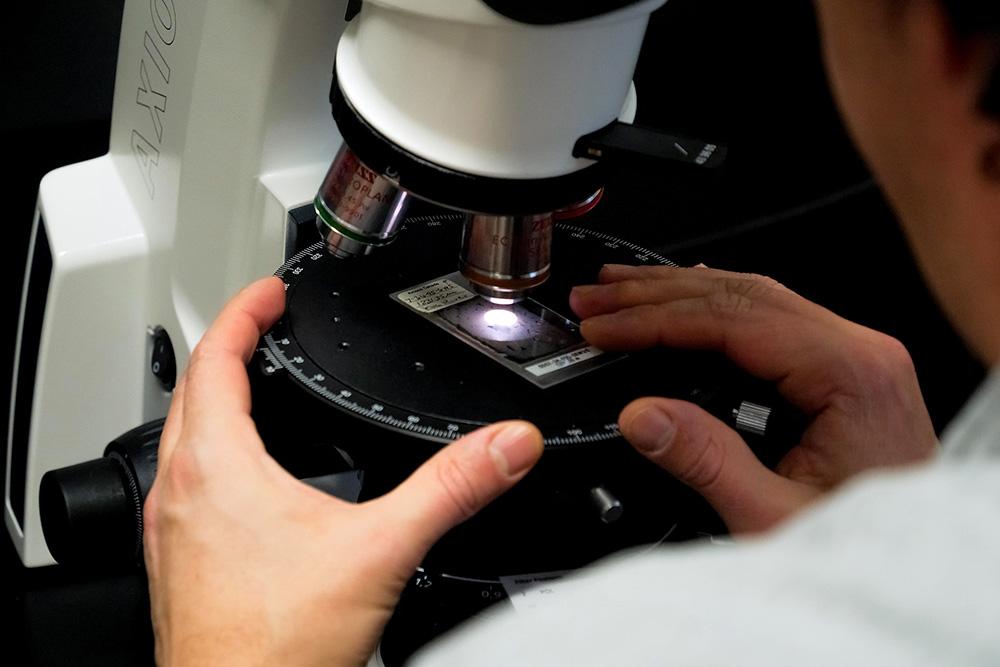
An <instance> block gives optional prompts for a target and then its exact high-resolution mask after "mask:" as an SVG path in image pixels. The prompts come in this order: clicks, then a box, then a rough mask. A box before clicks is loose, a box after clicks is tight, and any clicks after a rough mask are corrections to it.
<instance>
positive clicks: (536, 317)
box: [5, 0, 780, 664]
mask: <svg viewBox="0 0 1000 667" xmlns="http://www.w3.org/2000/svg"><path fill="white" fill-rule="evenodd" d="M664 2H665V0H603V1H602V0H595V1H582V0H575V1H573V0H553V1H551V2H543V3H528V2H518V1H515V0H448V2H444V1H442V0H363V1H361V0H349V1H346V2H333V1H331V0H267V1H266V2H263V1H260V2H250V3H247V2H245V1H238V0H214V1H213V2H208V1H207V0H197V1H195V2H189V3H184V4H183V5H182V4H181V3H176V2H175V1H174V0H128V1H127V2H126V4H125V12H124V19H123V24H122V36H121V47H120V52H119V60H118V69H117V79H116V88H115V101H114V112H113V119H112V135H111V142H110V151H109V153H108V154H107V155H104V156H102V157H100V158H97V159H95V160H91V161H88V162H84V163H80V164H75V165H71V166H68V167H65V168H62V169H58V170H56V171H54V172H51V173H50V174H48V175H47V176H46V177H45V178H44V180H43V181H42V183H41V186H40V191H39V198H38V205H37V213H36V217H35V221H34V227H33V231H32V237H31V247H30V254H29V263H28V268H27V272H26V277H25V286H24V291H23V297H22V307H21V312H20V316H19V328H18V338H17V353H16V354H17V358H16V366H15V375H14V380H13V383H14V385H13V386H14V388H15V392H14V399H13V401H12V406H11V412H10V420H9V432H8V437H7V480H6V482H7V484H6V497H5V522H6V525H7V528H8V531H9V533H10V535H11V537H12V539H13V541H14V544H15V546H16V548H17V551H18V553H19V555H20V557H21V559H22V561H23V563H24V564H25V565H26V566H30V567H35V566H42V565H47V564H51V563H52V562H53V556H54V555H55V556H57V557H58V559H59V560H60V562H62V561H64V560H72V559H73V558H75V554H76V553H77V552H78V551H80V550H87V549H91V550H92V551H93V550H94V549H95V548H96V550H97V552H99V558H100V559H106V558H109V557H110V556H108V554H110V553H111V552H112V551H113V550H114V549H118V548H121V551H122V553H123V554H124V557H125V559H126V560H127V559H131V560H132V561H133V562H135V561H136V560H138V561H140V562H141V551H139V550H141V505H142V500H143V498H144V495H145V493H146V492H147V491H148V488H149V485H150V484H151V482H152V479H153V476H154V475H155V448H156V443H157V441H158V436H159V428H160V427H161V426H162V421H157V420H161V419H162V417H163V415H164V414H165V413H166V410H167V408H168V406H169V401H170V397H171V391H172V390H173V388H174V385H175V383H176V380H177V374H178V372H179V370H180V369H183V367H184V365H185V363H186V361H187V359H188V357H189V355H190V353H191V350H192V349H193V348H194V346H195V345H196V343H197V342H198V340H199V338H200V337H201V335H202V333H203V332H204V331H205V329H206V328H207V326H208V324H209V323H210V322H211V321H212V319H213V318H214V316H215V315H216V313H217V312H218V311H219V309H220V308H221V306H222V304H223V303H224V302H225V300H226V299H227V298H228V297H229V296H230V295H231V294H233V293H234V292H235V291H236V290H237V289H238V288H239V287H241V286H242V285H244V284H246V283H247V282H249V281H250V280H252V279H254V278H256V277H259V276H261V275H266V274H270V273H273V272H274V271H275V268H276V267H279V268H278V270H277V275H279V276H280V277H281V278H282V279H283V280H284V281H285V283H286V290H287V311H286V314H285V316H284V317H283V318H282V320H281V321H279V322H278V323H277V324H276V325H275V327H274V329H272V330H271V331H270V332H268V333H267V335H266V336H264V338H263V339H262V340H261V343H260V346H259V350H258V352H257V354H256V356H255V357H254V359H253V360H252V361H251V363H250V367H249V372H250V376H251V385H252V387H253V393H254V419H255V421H256V422H257V424H258V428H259V430H260V432H261V435H262V437H263V439H264V441H265V443H267V445H268V449H269V451H271V453H272V454H273V455H274V456H275V458H276V459H278V461H279V462H280V463H282V465H284V466H285V467H287V468H288V469H289V470H290V471H292V472H293V473H294V474H296V475H297V476H298V477H300V478H302V479H304V480H306V481H307V483H311V484H313V485H315V486H318V487H319V488H323V489H324V490H327V491H329V492H331V493H335V494H337V495H340V496H341V497H345V498H348V499H351V500H361V501H363V500H365V499H367V498H370V497H376V496H378V495H380V494H381V493H384V492H385V491H387V490H388V489H390V488H392V487H393V486H394V485H395V484H397V483H398V482H399V481H400V480H401V479H403V478H405V476H406V475H407V474H408V473H409V472H410V471H412V470H413V469H414V468H415V467H416V466H417V465H419V463H420V462H421V461H423V460H425V459H426V458H427V457H428V456H429V455H431V454H432V453H433V451H435V450H436V448H439V447H440V446H441V444H442V443H445V442H448V441H450V440H454V439H455V438H457V437H460V436H461V435H463V434H464V433H467V432H469V431H472V430H474V429H475V428H477V427H479V426H481V425H482V424H485V423H489V422H492V421H496V420H499V419H505V418H513V417H517V418H526V419H529V420H531V421H533V422H534V423H536V424H537V425H538V426H539V427H540V429H541V430H542V432H543V435H544V436H545V443H546V455H545V456H544V457H543V461H542V463H540V464H539V466H538V468H537V469H536V470H535V471H533V472H532V473H531V475H529V477H528V478H526V479H525V481H524V483H523V484H521V485H519V487H518V488H517V489H515V491H513V492H512V493H510V494H508V495H507V496H505V497H504V498H503V499H501V500H500V501H498V502H497V503H495V505H494V506H491V507H490V508H488V509H487V510H486V511H485V512H484V513H483V514H482V515H480V516H477V517H475V518H474V519H473V520H471V521H469V522H468V523H467V524H465V525H463V526H462V527H460V528H459V529H456V530H455V531H453V533H452V534H450V535H448V536H447V537H446V538H445V539H444V540H442V542H441V543H440V544H439V545H438V546H436V547H435V548H434V550H432V552H431V553H430V554H429V555H428V559H427V562H426V563H425V564H424V566H423V567H422V568H421V569H420V571H418V572H417V573H416V574H415V576H414V580H413V582H411V586H410V587H409V588H408V590H407V593H406V594H404V598H403V601H402V603H401V606H400V611H399V612H398V613H397V617H395V618H394V620H393V622H392V623H391V624H390V630H391V631H392V633H393V634H394V636H396V637H401V638H402V639H398V640H397V641H396V643H395V646H396V647H395V648H391V649H388V650H389V651H390V652H394V653H393V655H394V656H395V657H393V655H390V656H386V661H387V664H388V663H390V662H396V661H398V660H400V659H402V657H405V655H407V654H408V653H409V652H410V651H412V649H414V648H415V647H417V646H419V645H420V644H422V643H423V642H425V641H427V639H429V638H431V637H433V636H435V635H436V634H439V633H440V632H442V631H444V630H445V629H447V628H448V627H450V626H451V625H454V624H455V623H457V622H459V621H460V620H462V619H463V618H466V617H468V616H469V615H471V614H473V613H475V612H476V611H478V610H479V609H481V608H483V607H484V606H485V605H487V604H490V603H493V602H496V601H498V600H503V599H511V600H512V599H513V598H514V596H515V595H514V591H516V590H518V588H517V587H518V586H521V585H522V584H523V582H524V581H531V580H534V579H538V580H545V579H547V578H551V577H552V576H555V575H554V574H553V573H559V572H564V571H567V570H571V569H573V568H577V567H580V566H582V565H584V564H586V563H588V562H590V561H592V560H594V559H596V558H599V557H601V556H604V555H607V554H609V553H611V552H613V551H616V550H618V549H622V548H627V547H635V546H638V545H650V544H657V543H660V542H663V541H673V540H680V539H689V538H692V537H696V536H698V535H705V534H711V533H713V532H717V531H719V530H721V527H720V525H719V523H718V521H717V518H716V517H714V515H713V514H712V513H711V511H710V510H709V509H708V508H707V507H706V506H704V504H703V503H702V501H701V500H700V499H698V498H697V497H695V496H694V495H693V494H691V493H690V492H688V491H687V490H686V489H684V488H682V487H681V486H680V485H679V484H678V483H676V482H675V481H673V480H671V479H669V478H668V477H667V476H666V475H665V474H664V473H662V471H660V470H658V469H657V468H656V467H655V466H653V465H652V464H649V463H648V462H647V461H645V460H644V459H642V458H641V457H640V456H638V455H637V454H635V453H634V452H633V451H632V450H631V448H629V447H628V445H627V444H626V443H624V441H623V440H622V438H621V436H620V433H619V432H618V429H617V425H616V419H617V414H618V411H619V410H620V409H621V407H623V406H624V405H625V404H626V403H627V402H629V401H630V400H632V399H634V398H637V397H639V396H642V395H649V394H659V395H671V396H676V397H682V398H687V399H689V400H697V401H698V402H700V403H701V404H703V405H705V406H706V407H710V408H712V409H713V411H715V412H716V413H718V414H721V415H724V416H726V417H727V418H729V419H731V421H732V422H733V423H734V425H735V426H737V427H739V428H740V429H741V430H742V431H743V432H744V433H746V434H748V438H750V439H753V438H757V440H754V442H757V443H758V444H760V445H761V447H762V450H761V451H764V450H766V449H767V447H771V446H772V445H770V444H768V442H769V440H768V438H769V437H770V436H771V433H769V422H768V420H769V417H770V415H771V412H772V411H771V409H770V408H769V407H765V406H764V405H763V404H761V403H759V402H755V401H756V398H755V397H752V398H754V400H746V396H749V394H745V393H741V392H743V391H744V385H743V384H742V383H741V382H742V381H739V380H736V379H734V376H733V375H732V374H731V373H730V372H729V369H728V367H726V365H725V364H723V363H722V362H721V361H719V360H718V359H715V358H714V357H711V356H710V355H708V356H706V355H699V354H695V353H690V352H678V351H669V350H657V351H649V352H645V353H636V354H630V355H623V354H612V353H608V352H604V351H601V350H598V349H596V348H593V347H592V346H590V345H588V344H587V343H586V341H584V340H583V339H582V337H581V336H580V334H579V327H578V323H576V322H575V321H574V320H573V319H572V312H571V311H570V309H569V306H568V293H569V289H570V287H571V286H572V285H574V284H580V283H587V282H593V280H594V279H595V277H596V272H597V271H598V270H599V268H600V266H602V265H603V264H605V263H612V262H616V263H630V264H651V265H655V264H669V263H670V262H669V260H668V259H667V258H664V257H661V256H660V255H659V254H658V253H656V252H654V251H653V250H650V249H647V248H644V247H641V246H640V245H638V244H635V243H632V242H630V241H628V240H627V239H623V238H620V237H619V236H617V235H609V234H607V233H605V232H602V231H597V230H595V229H591V228H588V226H587V225H586V219H587V216H588V215H590V212H591V211H592V210H593V209H594V208H595V207H596V206H598V204H599V202H600V200H601V196H602V187H603V184H604V179H605V175H606V171H605V170H606V169H608V168H613V165H614V164H615V162H616V161H617V160H627V159H631V158H633V157H635V158H639V159H667V160H674V161H679V162H682V163H688V164H689V165H690V168H691V169H700V168H711V167H714V166H716V165H718V164H720V163H721V162H722V160H723V159H724V156H725V149H724V147H722V146H720V145H718V144H717V143H710V142H705V141H699V140H695V139H691V138H686V137H680V136H673V135H668V134H665V133H662V132H657V131H652V130H648V129H645V128H641V127H637V126H634V125H632V124H631V122H632V121H633V119H634V116H635V112H636V108H637V97H636V92H635V89H634V87H633V86H632V83H631V79H632V74H633V71H634V68H635V64H636V60H637V58H638V54H639V49H640V46H641V44H642V40H643V36H644V33H645V29H646V25H647V22H648V19H649V15H650V13H651V12H652V11H654V10H655V9H657V8H659V7H660V6H661V5H663V4H664ZM331 67H332V76H331ZM331 113H332V119H331ZM331 156H333V160H332V164H331ZM623 222H624V221H623ZM626 226H627V225H625V224H623V225H622V228H623V231H624V228H625V227H626ZM138 424H144V426H142V427H140V428H135V427H136V426H137V425H138ZM122 434H124V435H122ZM778 440H780V438H778ZM109 442H110V443H111V444H110V445H108V447H107V448H105V447H104V445H105V443H109ZM775 451H776V450H775ZM102 453H104V454H105V456H104V457H103V458H102ZM765 455H766V454H762V457H763V456H765ZM220 474H224V472H223V471H220ZM43 478H45V479H44V480H43ZM40 499H41V500H40ZM43 523H45V524H46V525H45V531H44V535H43ZM137 535H139V536H140V537H139V538H138V541H137ZM95 553H96V552H95ZM427 610H432V611H431V612H428V611H427Z"/></svg>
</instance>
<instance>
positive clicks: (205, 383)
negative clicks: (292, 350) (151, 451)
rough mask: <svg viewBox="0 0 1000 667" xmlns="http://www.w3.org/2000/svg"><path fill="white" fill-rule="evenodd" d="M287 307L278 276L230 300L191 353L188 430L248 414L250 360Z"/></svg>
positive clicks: (186, 399)
mask: <svg viewBox="0 0 1000 667" xmlns="http://www.w3.org/2000/svg"><path fill="white" fill-rule="evenodd" d="M284 308H285V288H284V284H283V283H282V281H281V280H280V279H279V278H265V279H263V280H258V281H257V282H255V283H252V284H251V285H249V286H248V287H246V288H244V289H243V290H242V291H241V292H240V293H239V294H237V295H236V296H235V297H233V298H232V300H230V302H229V303H228V304H226V306H225V308H223V309H222V312H221V313H220V314H219V317H218V318H216V320H215V322H213V323H212V326H210V327H209V329H208V331H206V332H205V335H204V336H203V337H202V339H201V342H200V343H198V346H197V347H196V348H195V350H194V353H193V354H192V355H191V362H190V364H189V365H188V369H187V372H186V376H187V378H186V384H185V387H184V427H185V429H187V428H189V427H194V428H198V427H200V426H202V427H203V426H207V425H211V424H226V423H231V422H232V419H233V418H234V417H237V418H244V417H248V416H249V415H250V380H249V378H248V376H247V372H246V364H247V362H248V361H249V360H250V357H251V356H252V355H253V352H254V349H255V348H256V347H257V341H258V340H259V339H260V337H261V336H262V335H263V334H264V332H266V331H267V330H268V329H270V328H271V326H272V325H273V324H274V323H275V322H276V321H277V319H278V318H279V317H281V314H282V312H283V311H284Z"/></svg>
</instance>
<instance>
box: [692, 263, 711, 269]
mask: <svg viewBox="0 0 1000 667" xmlns="http://www.w3.org/2000/svg"><path fill="white" fill-rule="evenodd" d="M694 268H696V269H707V268H708V264H695V265H694Z"/></svg>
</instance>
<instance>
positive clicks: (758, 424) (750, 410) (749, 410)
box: [733, 401, 771, 435]
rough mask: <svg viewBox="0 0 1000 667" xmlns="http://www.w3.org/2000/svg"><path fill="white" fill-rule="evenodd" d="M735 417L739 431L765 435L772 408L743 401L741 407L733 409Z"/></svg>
mask: <svg viewBox="0 0 1000 667" xmlns="http://www.w3.org/2000/svg"><path fill="white" fill-rule="evenodd" d="M733 418H734V419H735V420H736V430H737V431H743V432H744V433H753V434H754V435H764V434H766V433H767V422H768V420H769V419H770V418H771V408H769V407H766V406H763V405H758V404H756V403H751V402H750V401H743V402H742V403H740V407H738V408H736V409H734V410H733Z"/></svg>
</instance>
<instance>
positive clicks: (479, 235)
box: [460, 213, 552, 304]
mask: <svg viewBox="0 0 1000 667" xmlns="http://www.w3.org/2000/svg"><path fill="white" fill-rule="evenodd" d="M551 255H552V214H550V213H546V214H543V215H528V216H510V215H479V214H472V215H470V216H469V217H468V218H467V219H466V221H465V228H464V229H463V232H462V254H461V258H460V259H461V271H462V275H464V276H465V277H466V278H468V279H469V280H470V281H471V282H472V285H473V288H474V289H475V290H476V291H477V292H479V294H481V295H482V296H484V297H486V298H488V299H489V300H490V301H492V302H493V303H497V304H510V303H516V302H518V301H521V300H522V299H524V297H525V294H526V293H527V291H528V290H530V289H531V288H533V287H537V286H538V285H541V284H542V283H544V282H545V281H546V280H548V277H549V265H550V262H551Z"/></svg>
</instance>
